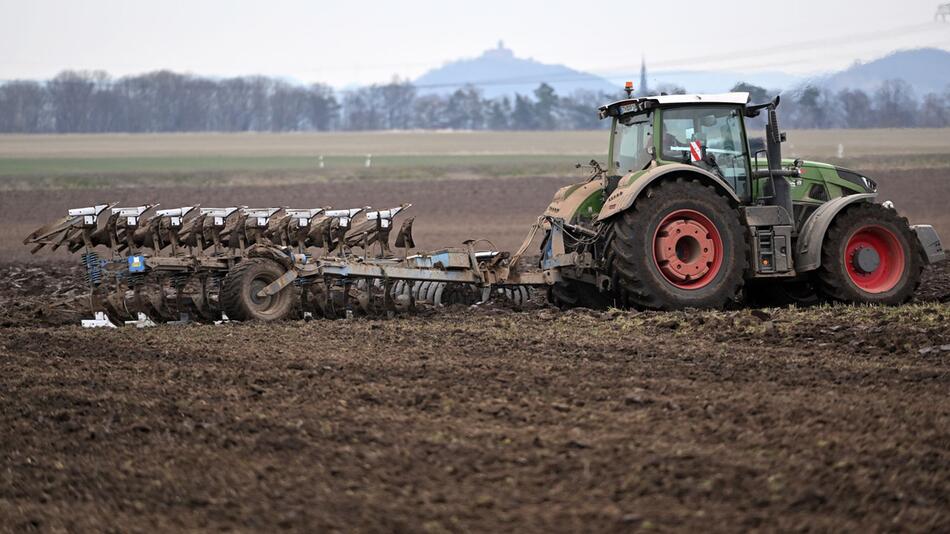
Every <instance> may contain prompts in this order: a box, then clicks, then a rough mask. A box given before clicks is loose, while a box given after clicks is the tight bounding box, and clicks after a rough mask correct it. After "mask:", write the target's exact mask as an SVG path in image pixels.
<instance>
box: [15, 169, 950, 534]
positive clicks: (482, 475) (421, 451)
mask: <svg viewBox="0 0 950 534" xmlns="http://www.w3.org/2000/svg"><path fill="white" fill-rule="evenodd" d="M906 161H907V162H910V163H904V164H901V165H894V166H891V167H887V168H882V169H880V170H878V171H875V172H873V173H871V176H872V177H874V178H875V179H877V180H878V181H879V182H880V184H881V191H882V194H881V196H882V198H884V199H887V198H889V199H892V200H894V202H895V204H896V205H897V207H898V209H900V210H901V212H902V213H904V214H906V215H907V216H908V217H909V218H910V220H911V222H929V223H932V224H934V225H935V226H936V227H937V229H938V231H939V232H941V234H942V235H943V236H944V239H945V240H948V239H950V215H948V212H947V209H946V202H947V199H950V181H948V179H950V169H948V168H947V167H946V166H943V167H941V166H940V165H930V164H929V163H926V162H918V163H920V165H917V166H915V165H916V164H914V161H916V160H913V159H912V158H909V159H907V160H906ZM270 178H274V176H271V177H270ZM578 180H579V177H578V176H565V175H564V174H559V175H556V176H543V177H542V176H537V177H521V178H517V179H501V178H491V179H485V178H482V179H474V178H471V177H466V176H464V175H457V176H453V177H452V179H425V180H413V179H400V180H384V179H370V180H364V179H361V180H356V179H347V178H339V179H332V180H321V181H315V180H307V179H301V177H300V176H295V177H294V178H293V179H292V180H288V181H286V182H282V181H281V180H279V179H276V178H275V179H272V180H264V181H262V182H255V181H253V180H252V181H246V182H241V184H240V185H236V186H228V185H225V184H224V183H220V182H215V181H214V180H212V181H208V182H202V185H189V186H187V187H171V186H170V185H169V184H168V183H164V184H162V185H161V186H156V187H136V188H123V187H110V188H74V189H68V190H66V189H57V188H48V187H46V186H45V185H44V186H43V188H42V189H40V188H31V187H21V186H18V187H15V188H11V189H7V190H4V191H2V192H0V253H2V258H3V260H2V261H0V530H32V529H36V530H41V531H45V530H59V529H73V530H116V531H154V530H173V531H180V530H185V529H198V530H212V529H215V530H216V529H219V528H221V529H224V528H227V529H237V530H250V529H260V530H276V529H278V528H288V529H294V530H308V531H314V530H319V531H324V530H361V531H394V530H401V531H436V532H439V531H459V530H481V531H485V530H489V531H497V530H515V531H551V530H554V531H588V530H607V531H630V530H634V529H658V530H686V529H689V530H699V529H704V530H719V531H736V530H740V529H743V530H744V529H749V528H759V529H768V530H774V529H781V530H792V529H809V530H832V529H834V530H845V529H847V530H853V531H863V530H889V529H900V530H916V531H922V530H932V531H946V530H950V400H948V396H947V392H948V391H950V265H947V264H944V265H942V266H940V267H938V268H934V269H928V270H927V271H926V272H925V278H924V282H923V284H922V286H921V288H920V291H919V293H918V296H917V299H916V301H915V302H914V303H912V304H909V305H906V306H901V307H895V308H877V307H848V306H818V307H813V308H805V309H796V308H789V309H739V310H730V311H718V312H706V311H704V312H695V311H692V312H673V313H652V312H651V313H647V312H633V311H630V312H623V311H617V310H611V311H607V312H594V311H587V310H573V311H567V312H561V311H558V310H555V309H551V308H548V307H547V306H545V305H544V304H543V302H542V299H540V298H538V299H536V302H534V303H533V304H531V305H529V306H526V307H525V308H524V309H520V310H516V309H510V308H507V307H505V306H504V305H501V304H498V305H488V306H483V307H474V308H464V307H454V308H448V309H445V310H443V311H440V312H439V313H434V312H422V313H420V314H419V315H415V316H399V317H397V318H395V319H390V320H386V319H360V318H358V319H354V320H350V321H325V320H316V321H310V322H303V321H296V322H286V323H280V324H270V325H261V324H225V325H218V326H187V327H174V326H161V327H155V328H149V329H135V328H122V329H118V330H84V329H81V328H79V327H78V326H76V324H77V323H78V320H79V318H80V316H81V313H80V312H79V311H78V310H77V308H78V307H79V306H78V305H77V302H76V300H75V297H76V296H77V295H80V294H81V293H82V291H83V280H82V273H81V272H80V271H79V270H78V269H77V267H76V266H77V265H78V257H73V256H68V255H65V254H49V253H42V254H40V255H39V256H35V257H31V256H30V255H29V253H28V250H27V249H26V247H24V246H23V245H22V244H20V241H21V240H22V238H23V237H24V236H25V235H26V234H27V233H29V232H30V231H32V230H33V229H35V228H36V227H38V226H40V225H41V224H44V223H46V222H48V221H50V220H52V219H55V218H57V217H60V216H62V214H63V213H64V212H65V210H66V209H67V208H68V207H78V206H86V205H91V204H95V203H103V202H110V201H118V202H122V203H128V204H133V203H144V202H161V203H163V205H165V206H166V207H170V206H173V205H190V204H194V203H196V202H200V203H201V204H203V205H205V206H212V205H227V204H249V205H253V206H255V207H256V206H267V205H274V206H281V205H288V204H292V205H294V206H297V207H306V206H323V205H333V206H335V207H344V206H347V205H351V206H364V205H373V206H386V205H396V204H398V203H400V202H412V203H413V204H414V206H413V208H412V210H411V211H410V212H408V213H407V216H408V215H414V216H416V217H417V219H416V225H415V230H416V238H417V239H416V240H417V242H418V243H419V244H420V246H421V247H422V248H434V247H439V246H446V245H453V244H457V243H460V242H461V241H462V240H464V239H468V238H474V237H484V238H488V239H491V240H492V241H493V242H494V243H495V244H496V245H497V246H498V248H501V249H504V250H514V249H516V248H517V247H518V245H519V244H520V242H521V239H522V238H523V236H524V235H525V234H526V232H527V231H528V227H529V225H530V224H531V223H532V222H533V221H534V220H535V218H536V217H537V215H539V214H540V213H541V212H542V211H543V209H544V207H545V206H546V205H547V203H548V201H549V200H550V198H551V196H552V195H553V194H554V191H555V190H556V189H557V188H558V187H560V186H561V185H564V184H566V183H570V182H574V181H578ZM110 183H112V182H110Z"/></svg>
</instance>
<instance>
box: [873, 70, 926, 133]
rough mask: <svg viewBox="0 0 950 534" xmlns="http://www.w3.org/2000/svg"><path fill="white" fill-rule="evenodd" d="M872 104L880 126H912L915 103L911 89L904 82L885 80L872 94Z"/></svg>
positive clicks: (915, 109) (915, 108)
mask: <svg viewBox="0 0 950 534" xmlns="http://www.w3.org/2000/svg"><path fill="white" fill-rule="evenodd" d="M874 104H875V108H876V109H875V110H876V112H877V117H878V119H879V121H878V124H879V125H880V126H883V127H885V128H907V127H912V126H914V122H915V121H914V119H915V118H916V115H917V102H916V101H915V100H914V90H913V88H911V86H910V84H908V83H907V82H905V81H904V80H885V81H884V83H882V84H881V86H880V87H879V88H878V90H877V91H876V92H875V93H874Z"/></svg>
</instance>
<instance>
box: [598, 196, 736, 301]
mask: <svg viewBox="0 0 950 534" xmlns="http://www.w3.org/2000/svg"><path fill="white" fill-rule="evenodd" d="M612 231H613V232H612V235H611V237H610V244H609V248H608V258H607V259H608V267H609V269H610V273H611V276H612V278H613V285H614V289H615V291H616V293H617V296H618V300H619V301H620V302H621V303H622V304H625V305H627V306H634V307H638V308H648V309H660V310H668V309H679V308H722V307H723V306H725V305H726V304H727V303H729V302H730V301H734V300H736V299H737V298H738V293H739V290H740V289H741V288H742V283H743V272H744V271H745V269H746V263H747V250H748V245H747V244H746V240H745V237H744V234H743V230H742V224H741V223H740V222H739V214H738V212H737V211H736V209H735V208H734V207H733V206H731V205H730V203H729V201H728V200H727V199H726V198H725V197H724V196H722V195H720V194H719V192H718V191H716V189H714V188H713V187H711V186H707V185H704V184H702V183H700V182H698V181H695V180H688V179H683V178H679V179H676V180H675V181H674V180H670V181H663V182H661V183H660V184H658V185H656V186H652V187H650V188H649V189H648V190H647V191H645V192H644V194H643V195H642V196H641V197H640V198H638V199H637V201H636V203H634V205H633V207H632V208H631V209H629V210H627V211H625V212H623V213H622V214H620V215H619V216H617V217H616V219H615V220H614V223H613V226H612Z"/></svg>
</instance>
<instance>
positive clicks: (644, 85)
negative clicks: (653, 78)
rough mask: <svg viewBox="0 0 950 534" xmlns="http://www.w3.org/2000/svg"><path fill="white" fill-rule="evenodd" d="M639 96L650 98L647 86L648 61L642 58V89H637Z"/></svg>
mask: <svg viewBox="0 0 950 534" xmlns="http://www.w3.org/2000/svg"><path fill="white" fill-rule="evenodd" d="M637 96H650V88H649V87H648V86H647V60H646V59H645V58H644V57H643V56H640V87H637Z"/></svg>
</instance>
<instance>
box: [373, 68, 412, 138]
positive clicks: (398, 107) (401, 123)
mask: <svg viewBox="0 0 950 534" xmlns="http://www.w3.org/2000/svg"><path fill="white" fill-rule="evenodd" d="M370 89H371V91H372V94H371V95H370V98H371V99H374V100H376V101H377V102H378V108H379V110H380V114H381V115H382V117H383V118H384V119H383V121H382V124H381V125H380V126H381V127H382V128H384V129H387V130H405V129H407V128H409V127H410V124H412V102H413V100H414V99H415V98H416V88H415V87H413V85H412V83H410V82H409V80H405V81H401V80H399V78H393V81H391V82H390V83H388V84H386V85H382V86H375V85H374V86H372V87H371V88H370Z"/></svg>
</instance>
